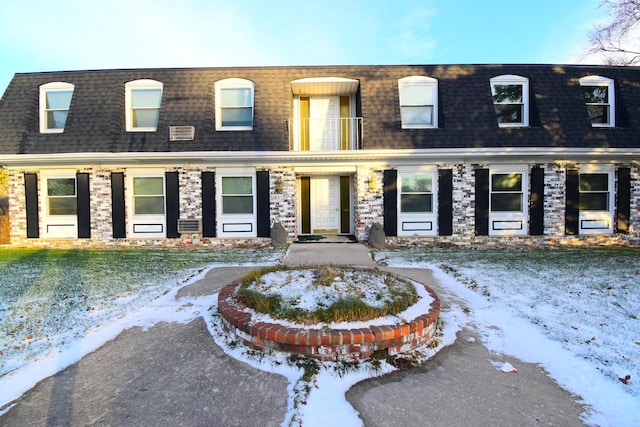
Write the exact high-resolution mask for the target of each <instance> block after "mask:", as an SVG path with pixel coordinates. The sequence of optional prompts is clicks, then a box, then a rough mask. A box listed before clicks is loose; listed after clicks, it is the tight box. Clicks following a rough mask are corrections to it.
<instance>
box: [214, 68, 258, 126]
mask: <svg viewBox="0 0 640 427" xmlns="http://www.w3.org/2000/svg"><path fill="white" fill-rule="evenodd" d="M253 92H254V84H253V82H252V81H251V80H245V79H237V78H232V79H225V80H218V81H217V82H216V83H215V102H216V117H215V122H216V130H252V129H253Z"/></svg>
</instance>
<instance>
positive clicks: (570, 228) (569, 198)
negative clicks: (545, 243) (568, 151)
mask: <svg viewBox="0 0 640 427" xmlns="http://www.w3.org/2000/svg"><path fill="white" fill-rule="evenodd" d="M566 184H567V185H566V187H567V188H566V190H565V191H566V196H565V197H566V206H565V211H564V234H569V235H574V236H575V235H577V234H579V233H578V220H579V211H578V202H579V200H580V188H579V186H580V175H579V174H578V169H567V183H566Z"/></svg>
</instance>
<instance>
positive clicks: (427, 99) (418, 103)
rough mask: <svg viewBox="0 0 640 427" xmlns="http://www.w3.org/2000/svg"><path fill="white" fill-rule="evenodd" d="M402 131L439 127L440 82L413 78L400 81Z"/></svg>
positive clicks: (429, 78)
mask: <svg viewBox="0 0 640 427" xmlns="http://www.w3.org/2000/svg"><path fill="white" fill-rule="evenodd" d="M398 92H399V95H400V121H401V122H402V129H421V128H437V127H438V80H436V79H433V78H431V77H424V76H411V77H405V78H402V79H400V80H398Z"/></svg>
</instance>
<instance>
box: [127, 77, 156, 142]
mask: <svg viewBox="0 0 640 427" xmlns="http://www.w3.org/2000/svg"><path fill="white" fill-rule="evenodd" d="M161 102H162V83H161V82H158V81H155V80H147V79H145V80H134V81H131V82H127V83H126V84H125V104H126V105H125V107H126V126H127V131H129V132H155V131H156V129H157V127H158V118H159V116H160V105H161Z"/></svg>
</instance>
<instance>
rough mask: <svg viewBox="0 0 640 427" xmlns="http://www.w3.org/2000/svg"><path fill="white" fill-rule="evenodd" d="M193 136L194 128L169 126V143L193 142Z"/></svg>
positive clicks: (194, 134) (194, 133)
mask: <svg viewBox="0 0 640 427" xmlns="http://www.w3.org/2000/svg"><path fill="white" fill-rule="evenodd" d="M195 136H196V127H195V126H169V141H193V140H194V138H195Z"/></svg>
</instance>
